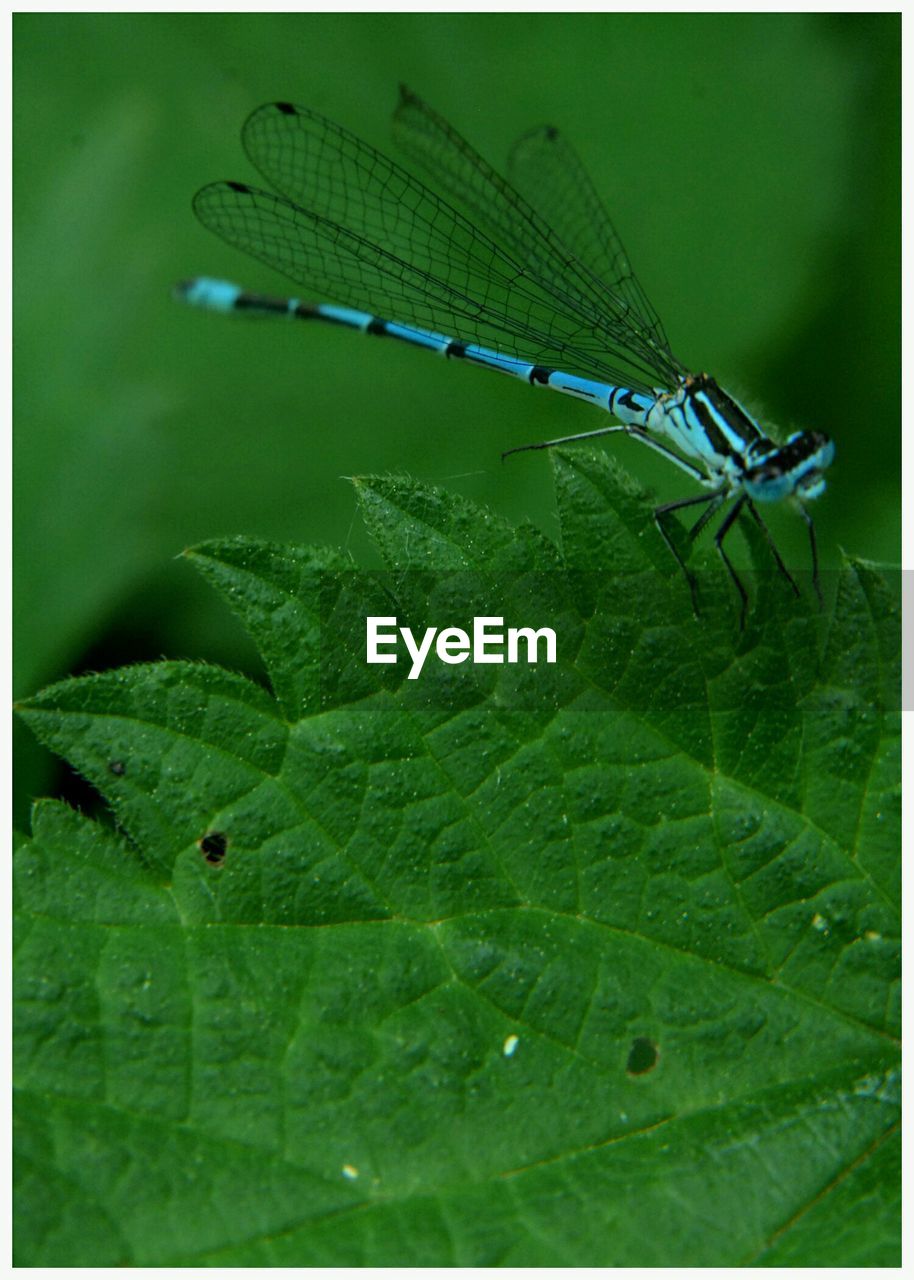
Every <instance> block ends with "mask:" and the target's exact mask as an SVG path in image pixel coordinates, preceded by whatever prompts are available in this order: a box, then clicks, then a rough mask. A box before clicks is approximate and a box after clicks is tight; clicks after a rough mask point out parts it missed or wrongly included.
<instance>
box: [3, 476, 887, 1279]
mask: <svg viewBox="0 0 914 1280" xmlns="http://www.w3.org/2000/svg"><path fill="white" fill-rule="evenodd" d="M555 466H556V488H557V495H558V514H559V524H560V545H558V546H556V545H552V544H551V543H550V542H548V540H546V539H545V538H544V537H543V536H542V535H541V534H539V533H537V532H536V531H535V530H533V529H531V528H527V527H521V528H519V529H512V528H510V527H509V526H508V525H506V524H505V523H504V522H503V521H501V520H499V519H497V518H496V517H494V516H492V515H490V514H489V513H487V512H485V511H482V510H480V509H478V508H476V507H474V506H473V505H472V504H471V503H469V502H467V501H465V500H463V499H460V498H457V497H455V496H453V495H449V494H447V493H444V492H441V491H439V490H435V489H431V488H429V487H426V486H423V485H420V484H417V483H415V482H414V481H410V480H407V479H397V478H372V479H363V480H360V481H359V482H358V484H357V493H358V496H359V502H360V505H361V508H362V512H363V515H364V518H365V521H366V524H367V527H368V529H369V531H370V532H371V534H372V537H373V538H374V541H375V543H376V545H377V547H378V549H379V551H380V553H381V555H382V557H383V560H384V565H385V567H384V568H383V569H381V570H378V571H377V572H370V573H369V572H362V571H359V570H358V569H356V568H355V567H354V566H353V565H352V564H351V563H350V562H349V561H346V560H345V559H343V558H341V557H340V556H338V555H336V554H335V553H332V552H325V551H315V550H308V549H303V548H296V547H282V546H276V545H271V544H268V543H264V542H259V541H255V540H251V539H231V540H227V541H221V542H211V543H207V544H205V545H203V546H201V547H198V548H196V549H195V550H194V551H192V552H191V553H189V555H190V558H191V561H192V563H193V564H195V565H196V566H197V567H198V568H199V569H200V570H201V571H202V572H203V574H204V575H205V576H206V577H207V578H208V579H209V581H210V582H211V583H212V584H213V585H214V586H215V587H216V589H217V590H218V591H219V592H220V593H221V594H222V595H223V596H224V598H225V599H226V600H227V601H228V602H229V604H230V605H231V607H232V608H233V609H234V610H235V612H236V613H237V615H238V616H239V618H240V619H241V621H242V623H243V624H244V626H245V627H246V628H247V630H248V631H249V633H250V634H251V636H252V637H253V638H254V640H255V642H256V644H257V646H258V648H259V650H260V652H261V654H262V657H263V661H264V664H265V666H266V669H267V672H268V674H269V678H270V682H271V685H272V689H273V694H272V695H271V694H269V693H267V692H266V691H265V690H263V689H262V688H260V687H259V686H257V685H256V684H254V683H252V682H251V681H250V680H248V679H246V678H243V677H241V676H237V675H232V674H230V673H228V672H225V671H221V670H219V669H217V668H214V667H208V666H205V665H202V664H191V663H183V662H182V663H173V662H163V663H158V664H154V665H148V666H137V667H131V668H126V669H124V670H120V671H114V672H107V673H102V674H99V675H94V676H88V677H81V678H79V679H75V680H69V681H65V682H63V683H62V684H58V685H56V686H53V687H52V688H50V689H47V690H45V691H44V692H43V693H41V694H38V695H37V696H36V697H34V698H32V699H31V700H29V702H28V703H26V704H24V705H23V706H22V707H21V708H20V711H21V714H22V715H23V716H24V718H25V719H26V720H27V722H28V723H29V724H30V725H31V726H32V728H33V729H34V731H35V733H36V734H37V735H38V736H39V737H40V738H41V740H42V741H43V742H45V743H46V744H48V745H49V746H51V747H52V748H53V749H54V750H55V751H57V752H58V753H59V754H61V755H63V756H65V757H66V759H68V760H69V761H70V762H71V763H72V765H73V766H74V767H75V768H76V769H78V770H79V772H80V773H82V774H83V775H84V776H85V777H86V778H88V779H89V780H90V781H91V782H92V783H93V784H94V786H95V787H96V788H97V789H98V790H99V791H100V792H101V793H102V794H103V795H104V796H105V798H106V799H107V800H108V802H109V804H110V806H111V809H112V811H113V813H114V816H115V818H116V822H117V831H115V832H112V831H111V830H108V829H107V828H106V827H103V826H102V825H99V824H98V823H94V822H90V821H88V820H86V819H85V818H83V817H82V816H81V815H79V814H76V813H74V812H72V811H70V810H68V809H66V808H65V807H63V806H61V805H59V804H57V803H55V802H45V803H43V804H41V805H40V806H38V807H37V809H36V811H35V820H34V828H33V833H32V836H31V838H30V839H29V840H26V841H24V842H23V843H22V845H21V846H20V848H19V849H18V851H17V854H16V894H17V963H16V975H17V976H16V997H17V1005H16V1031H17V1044H16V1079H17V1101H16V1123H17V1134H18V1136H17V1185H18V1201H17V1258H18V1261H19V1262H20V1263H22V1264H25V1265H85V1266H88V1265H143V1266H167V1265H172V1266H186V1265H197V1264H212V1265H224V1266H249V1265H275V1266H316V1265H383V1266H423V1265H424V1266H428V1265H438V1266H445V1265H463V1266H486V1265H530V1266H562V1265H565V1266H611V1265H617V1266H618V1265H641V1266H646V1265H653V1266H674V1265H691V1266H697V1265H714V1266H724V1265H740V1264H758V1265H793V1266H804V1265H805V1266H809V1265H818V1266H839V1265H894V1264H896V1263H897V1259H898V1250H899V1244H898V1221H899V1218H898V1203H897V1196H898V1136H897V1135H898V1105H899V1086H898V1061H899V1049H898V1034H899V1006H898V992H897V978H898V919H899V917H898V900H899V897H898V895H899V881H898V874H899V795H898V791H899V786H898V734H899V720H900V717H899V713H898V662H899V655H898V620H897V613H896V611H895V607H894V604H893V602H892V600H891V597H890V595H889V593H888V591H887V589H886V587H885V584H884V583H883V582H882V580H881V579H880V578H879V576H878V574H877V573H876V572H875V571H874V570H872V569H871V568H870V567H868V566H865V565H862V564H860V563H848V564H847V565H846V566H845V568H844V569H843V570H842V571H841V572H840V574H838V575H837V579H836V581H835V582H834V583H830V584H829V586H830V587H831V592H830V595H831V599H832V603H831V604H830V606H829V609H828V611H827V613H826V614H824V615H822V616H819V615H817V614H816V613H815V610H814V605H812V604H811V603H810V600H808V599H801V600H799V601H798V600H795V599H794V598H793V596H792V595H791V593H790V592H789V591H788V590H787V589H786V588H785V587H784V584H783V583H782V582H781V581H780V580H779V579H778V578H777V577H776V575H773V574H772V573H771V572H770V568H771V565H770V555H769V552H768V550H767V548H766V547H765V545H764V542H763V540H761V539H759V538H757V537H755V536H754V534H755V531H754V529H753V530H749V531H748V537H749V542H750V550H751V553H752V556H753V560H754V562H755V563H756V566H757V569H756V572H755V574H754V575H752V578H751V589H752V591H753V594H754V596H755V597H756V603H755V607H754V608H753V610H752V611H751V613H750V618H749V623H748V626H747V627H746V629H745V631H743V632H741V631H740V629H739V626H738V610H737V605H736V601H735V600H734V597H733V593H732V588H731V584H730V583H729V582H728V580H727V578H726V576H725V574H724V573H723V572H722V571H721V570H720V568H719V567H718V566H716V565H713V564H712V562H711V561H710V560H708V561H707V562H705V561H701V560H699V565H700V566H702V567H700V570H699V573H700V579H701V581H700V591H701V598H702V604H703V610H702V614H701V617H700V618H698V619H696V618H695V617H694V616H693V614H692V610H691V604H690V598H689V593H688V590H687V588H686V586H685V584H684V582H683V581H682V578H681V575H679V574H678V571H676V566H675V564H673V563H671V561H670V559H669V556H668V553H667V551H666V548H665V547H664V546H663V543H662V540H661V539H660V538H659V535H658V534H657V533H656V530H655V528H654V526H653V522H652V521H651V518H650V509H649V504H648V503H647V500H646V498H645V495H644V494H642V493H641V492H640V490H638V489H637V488H636V487H635V486H634V485H633V483H632V482H631V480H630V479H628V478H627V477H626V476H625V475H624V473H622V472H621V471H620V470H619V469H618V468H617V467H616V466H614V465H613V464H612V463H611V461H610V460H608V459H607V457H606V456H605V455H600V454H593V453H589V452H586V451H583V452H577V451H576V452H573V453H572V452H568V453H564V454H557V455H556V457H555ZM370 614H371V615H380V616H394V615H395V616H396V617H397V618H398V621H399V623H400V624H401V625H409V626H411V627H413V629H414V630H415V631H417V632H418V631H420V630H421V629H423V628H424V627H426V626H429V625H434V626H444V625H460V626H467V625H468V624H469V621H470V620H471V619H472V618H473V617H474V616H485V615H495V616H499V617H503V618H504V619H505V623H506V625H509V626H514V625H518V626H519V625H526V626H534V627H543V626H551V627H553V628H554V630H555V632H556V636H557V654H558V661H557V662H556V663H555V664H554V665H551V664H545V663H544V662H539V663H537V665H535V666H526V665H519V666H507V665H503V666H497V665H483V666H474V665H471V664H470V663H464V664H462V665H453V666H445V665H444V664H441V663H438V662H437V661H435V660H434V658H432V659H430V660H429V661H428V663H427V664H426V666H425V667H424V669H423V670H422V672H421V675H419V677H418V678H417V679H410V678H409V676H408V672H409V665H410V664H409V663H408V662H405V663H404V662H398V663H397V664H396V665H385V666H369V665H367V664H366V663H365V661H364V652H365V649H364V646H365V618H366V616H367V615H370Z"/></svg>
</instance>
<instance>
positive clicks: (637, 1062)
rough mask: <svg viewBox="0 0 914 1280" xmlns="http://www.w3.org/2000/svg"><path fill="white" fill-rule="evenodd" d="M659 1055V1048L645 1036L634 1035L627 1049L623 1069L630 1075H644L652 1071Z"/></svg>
mask: <svg viewBox="0 0 914 1280" xmlns="http://www.w3.org/2000/svg"><path fill="white" fill-rule="evenodd" d="M659 1057H660V1050H659V1049H658V1048H657V1046H656V1045H655V1044H654V1042H653V1040H649V1039H648V1037H647V1036H636V1037H635V1039H634V1040H633V1041H632V1047H631V1048H630V1049H629V1051H628V1062H627V1063H626V1064H625V1070H626V1071H627V1072H628V1074H629V1075H630V1076H644V1075H647V1073H648V1072H649V1071H653V1070H654V1067H656V1065H657V1059H658V1058H659Z"/></svg>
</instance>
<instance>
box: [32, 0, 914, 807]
mask: <svg viewBox="0 0 914 1280" xmlns="http://www.w3.org/2000/svg"><path fill="white" fill-rule="evenodd" d="M14 56H15V88H14V138H15V152H14V166H15V213H14V217H15V222H14V226H15V235H16V242H15V245H16V247H15V266H16V272H15V298H14V307H15V354H14V371H15V408H16V432H15V524H14V530H15V556H16V559H15V589H14V608H15V665H16V674H15V693H16V695H17V696H24V695H27V694H29V693H31V692H33V691H35V690H36V689H38V688H39V687H41V686H42V685H44V684H47V683H49V682H50V681H53V680H56V679H59V678H61V677H63V676H66V675H68V674H71V673H74V672H78V671H84V670H92V669H100V668H104V667H108V666H112V665H116V664H121V663H125V662H132V661H139V660H145V659H155V658H158V657H160V656H163V655H164V656H168V657H175V658H177V657H193V658H202V659H207V660H210V661H218V662H222V663H224V664H226V665H228V666H230V667H233V668H235V669H243V670H247V671H250V672H252V673H253V674H255V675H258V676H259V672H260V668H259V663H258V660H257V657H256V655H255V654H254V652H253V650H252V647H251V646H250V644H249V642H248V641H247V640H246V638H245V637H244V635H243V634H242V633H241V631H240V628H239V627H238V626H237V625H236V624H235V623H234V621H233V620H232V618H231V617H230V616H229V614H228V612H227V610H226V609H225V607H224V606H223V605H222V604H221V603H220V602H219V601H218V600H217V599H216V598H215V597H214V595H213V593H212V592H211V591H210V590H209V589H208V588H207V587H206V586H205V585H204V584H203V582H202V581H200V580H199V579H198V578H197V576H196V575H195V574H194V572H193V570H192V569H191V568H190V567H189V565H188V564H187V563H186V562H184V561H182V560H180V559H175V557H176V555H177V554H178V553H179V552H180V551H181V550H182V548H184V547H186V546H188V545H191V544H193V543H194V542H196V541H199V540H201V539H203V538H207V537H211V536H216V535H220V534H231V533H242V532H243V533H247V534H259V535H265V536H269V537H272V538H276V539H282V540H289V541H297V542H306V543H325V544H333V545H345V546H348V547H350V548H351V549H352V552H353V554H354V555H355V556H356V557H358V558H363V557H367V556H368V555H370V552H369V551H368V550H367V548H366V545H365V540H364V536H363V535H362V533H361V531H360V529H359V526H358V521H357V519H356V513H355V502H354V498H353V494H352V491H351V489H350V487H349V485H348V484H347V483H346V481H345V480H344V479H342V477H344V476H347V475H353V474H359V473H365V472H373V471H398V472H410V473H413V474H415V475H417V476H419V477H421V478H423V479H426V480H429V481H433V482H436V483H441V484H444V485H447V486H449V487H451V488H453V489H456V490H459V491H461V492H463V493H465V494H466V495H467V496H469V497H471V498H473V499H474V500H476V501H479V502H483V503H486V504H489V505H490V506H492V507H493V508H494V509H495V510H496V511H498V512H499V513H501V514H502V515H504V516H507V517H508V518H511V519H517V518H520V517H524V516H527V517H530V518H531V519H533V520H534V521H536V522H537V523H539V524H540V525H541V526H542V527H543V528H544V529H545V530H546V531H547V532H550V531H553V530H554V524H553V519H552V505H553V504H552V495H551V483H550V474H549V466H548V463H547V461H546V459H545V458H544V457H542V456H531V457H527V458H518V459H515V460H514V461H513V463H512V464H510V465H509V466H507V467H502V466H501V464H500V462H499V452H500V450H502V449H504V448H507V447H509V446H511V445H514V444H519V443H523V442H526V441H529V440H536V439H542V438H548V437H549V436H555V435H561V434H568V433H569V432H572V431H575V430H585V429H588V428H589V427H592V426H595V425H597V424H596V423H595V422H594V419H593V414H592V411H591V412H588V410H587V407H586V406H584V405H579V404H576V403H574V402H570V401H568V400H567V399H565V398H563V397H558V396H549V395H546V394H544V393H542V392H535V391H529V390H527V389H525V388H524V387H521V386H518V385H517V384H516V383H512V382H509V381H508V380H506V379H500V378H496V377H492V376H489V375H487V374H486V373H485V372H483V371H480V370H474V369H469V368H466V367H453V366H452V367H445V366H444V365H443V364H442V363H441V362H439V361H435V360H433V359H431V358H430V357H428V356H427V355H425V354H424V353H422V352H419V351H415V350H411V349H409V348H406V347H398V346H397V345H396V344H394V345H391V344H390V343H380V342H377V341H372V340H369V339H365V338H361V337H359V336H358V335H355V334H351V333H348V332H345V331H340V330H335V329H331V328H328V329H327V330H326V331H322V330H321V328H320V327H316V328H315V327H308V328H307V329H302V328H301V327H297V326H294V325H282V324H270V323H268V322H259V323H258V322H253V323H245V322H243V321H241V320H234V319H223V318H222V317H218V316H208V315H205V314H203V313H195V312H193V311H190V310H187V309H183V308H181V307H179V306H178V305H176V304H175V303H173V302H172V301H171V298H170V288H171V285H172V283H173V282H175V281H177V280H180V279H182V278H185V277H187V276H189V275H194V274H198V273H202V274H216V275H225V276H227V277H228V278H230V279H236V280H239V281H240V282H242V283H244V284H246V285H248V286H249V287H253V288H259V289H263V290H267V289H273V290H279V291H283V292H284V291H285V289H286V287H287V286H286V285H285V284H284V283H283V281H282V279H281V278H280V277H276V276H272V275H271V273H270V272H269V271H268V270H266V269H265V268H264V267H262V266H261V265H259V264H258V263H256V262H254V261H253V260H249V259H246V258H244V257H243V256H242V255H240V254H238V253H237V252H235V251H233V250H231V249H230V248H228V247H227V246H226V245H224V244H222V243H221V242H219V241H217V240H216V239H215V238H213V237H212V236H210V235H208V234H207V233H206V232H205V231H204V230H203V229H202V228H201V227H200V226H199V225H198V224H197V223H196V221H195V219H194V217H193V214H192V213H191V209H190V200H191V197H192V195H193V193H194V191H195V190H196V189H197V187H199V186H201V185H202V184H203V183H205V182H208V181H210V180H212V179H217V178H239V179H246V180H254V179H255V175H254V174H253V172H252V170H251V169H250V167H249V165H248V163H247V161H246V159H245V156H244V154H243V152H242V150H241V146H240V142H239V129H240V126H241V124H242V122H243V120H244V118H245V116H246V115H247V114H248V112H249V111H250V110H251V109H252V108H253V107H255V106H257V105H259V104H260V103H262V102H265V101H271V100H275V99H283V98H288V99H292V100H294V101H296V102H300V103H303V104H306V105H309V106H313V107H316V108H317V109H319V110H320V111H323V112H325V113H326V114H328V115H330V116H332V117H334V118H336V119H338V120H340V122H341V123H343V124H345V125H346V126H347V127H349V128H351V129H352V130H353V131H355V132H356V133H358V134H359V135H361V136H363V137H365V138H366V139H367V140H369V141H370V142H372V143H374V144H375V145H377V146H379V147H380V148H381V149H382V150H389V149H390V143H389V138H388V119H389V115H390V112H391V111H392V109H393V107H394V105H395V101H396V91H397V83H398V81H401V80H402V81H405V82H406V83H407V84H408V85H410V87H412V88H414V89H415V90H416V91H417V92H419V93H420V94H421V95H422V96H423V97H425V98H427V99H428V100H429V101H430V102H431V103H432V105H434V106H435V107H436V108H437V109H438V110H440V111H441V112H442V113H443V114H444V115H445V116H447V117H448V118H449V119H451V120H452V121H453V122H454V124H455V125H456V126H457V127H458V129H459V130H460V131H461V132H462V133H464V134H465V135H466V136H467V137H469V138H470V140H471V141H472V142H473V143H474V144H475V145H476V146H477V147H478V148H479V149H480V150H481V151H482V152H483V154H484V155H486V156H487V157H488V158H490V159H492V160H494V161H496V162H497V163H500V162H501V160H502V159H503V158H504V156H505V155H506V153H507V150H508V148H509V146H510V144H511V142H512V141H513V139H514V138H515V137H516V136H517V135H518V134H519V133H520V132H522V131H523V130H524V129H527V128H529V127H531V126H532V125H536V124H542V123H544V122H554V123H556V124H558V125H560V126H562V127H563V128H564V129H565V131H566V132H567V133H568V134H569V135H570V136H571V138H572V139H573V140H574V142H575V144H576V145H577V147H578V149H579V151H580V152H581V153H582V154H583V157H584V159H585V161H586V162H587V164H588V166H589V167H590V169H591V171H592V172H593V174H594V177H595V180H596V184H597V186H598V188H599V189H600V191H601V192H602V193H603V194H604V196H605V199H606V201H607V204H608V206H609V208H610V211H611V213H612V216H613V218H614V220H615V221H616V223H617V226H618V227H619V230H620V232H621V234H622V238H623V240H624V242H625V244H626V246H627V248H628V251H629V254H630V256H631V258H632V261H633V262H634V264H635V268H636V270H637V271H638V274H639V277H640V279H641V281H642V284H643V285H644V286H645V288H646V290H647V292H648V295H649V296H650V297H651V299H652V300H653V302H654V303H655V305H656V306H657V308H658V310H659V312H660V314H661V316H662V317H663V319H664V322H665V325H666V329H667V333H668V335H669V337H670V340H671V343H672V345H673V348H674V350H675V351H676V353H677V355H679V357H680V359H681V360H683V361H684V362H685V363H686V364H689V365H691V366H692V367H694V368H695V369H706V370H708V371H710V372H713V373H714V374H715V376H716V377H717V378H718V379H719V380H720V381H721V382H722V383H723V384H724V385H725V386H726V387H728V389H729V390H731V391H732V392H733V393H734V394H736V395H739V396H741V397H742V398H743V399H744V400H745V401H746V402H747V403H748V404H749V406H750V407H751V408H753V409H755V410H756V411H758V412H760V413H761V414H762V415H763V416H764V418H765V419H766V420H767V421H771V422H775V423H778V424H779V425H780V428H781V430H782V431H783V432H785V433H786V432H787V431H788V430H789V429H793V428H796V427H800V426H803V427H814V428H817V429H822V430H826V431H828V432H830V433H831V434H832V435H834V437H835V438H836V441H837V450H838V451H837V459H836V463H835V466H834V469H833V472H832V474H831V476H830V479H829V491H828V495H827V496H826V498H825V499H824V500H823V501H822V502H821V503H820V504H819V506H818V508H817V511H816V517H817V526H818V529H819V533H820V538H821V543H822V548H823V555H824V558H826V559H830V560H832V561H833V560H834V557H835V555H836V548H837V547H838V546H839V545H840V546H843V547H844V548H845V549H847V550H848V551H851V552H853V553H856V554H859V555H863V556H866V557H869V558H871V559H874V560H879V561H884V562H887V563H889V564H892V565H895V564H897V563H898V559H899V536H900V529H899V525H900V517H899V460H900V447H899V413H900V390H899V371H900V350H899V265H900V189H899V180H900V179H899V145H900V125H899V94H900V16H899V15H895V14H872V15H862V14H842V15H839V14H818V15H816V14H798V15H786V14H767V15H765V14H763V15H758V14H746V15H732V14H721V15H717V14H711V15H677V14H645V15H609V14H603V15H581V14H572V15H569V16H567V17H566V16H562V15H557V14H542V15H537V14H529V13H528V14H516V15H505V14H499V15H482V14H463V15H430V14H416V15H408V14H399V15H391V14H378V15H374V14H372V15H365V14H314V15H306V14H303V15H263V16H260V15H252V14H214V15H203V14H194V15H175V14H163V15H137V16H133V15H117V14H101V15H91V14H76V15H72V16H71V15H62V14H18V15H16V16H15V17H14ZM329 300H330V301H333V299H329ZM393 318H396V317H393ZM625 443H627V442H623V443H622V446H620V445H619V444H618V443H613V444H610V445H609V446H608V447H609V448H611V449H613V450H614V451H615V452H616V453H617V455H618V456H620V457H623V458H624V460H625V462H626V464H627V465H629V466H630V467H631V469H632V470H633V471H634V472H635V473H636V474H637V475H638V476H639V477H641V478H643V479H645V480H646V481H647V482H648V483H650V484H652V485H654V486H655V487H656V488H657V490H658V491H659V492H660V494H661V495H662V496H664V497H674V496H678V495H681V494H682V493H683V486H682V477H681V475H679V473H678V472H673V473H672V474H671V472H672V469H671V468H668V467H664V466H663V464H662V461H661V460H656V459H654V458H653V457H652V456H650V455H648V456H645V455H647V454H648V451H646V450H641V451H637V452H636V451H635V449H634V446H632V445H630V444H629V447H628V449H627V450H626V449H625V447H624V445H625ZM772 523H773V525H774V528H775V531H776V533H777V536H778V540H779V543H780V545H781V546H782V549H783V550H784V552H785V555H786V558H787V559H788V561H789V562H791V563H797V564H799V565H801V566H802V567H805V566H806V564H807V560H806V559H805V543H804V538H803V533H802V530H801V529H799V528H798V527H797V526H798V525H799V523H800V522H799V521H797V520H796V519H795V518H793V519H791V513H789V512H785V513H780V512H778V513H776V514H775V516H774V518H773V521H772ZM17 732H18V730H17ZM17 748H18V750H17V759H18V769H17V783H16V794H15V802H16V816H17V820H18V821H19V822H20V823H26V822H27V820H28V806H29V804H30V801H31V799H32V797H34V796H36V795H40V794H47V793H49V792H51V793H54V792H60V791H63V792H64V793H65V794H68V795H70V796H71V798H72V797H75V800H76V802H80V801H81V796H80V793H79V790H78V787H77V786H76V785H75V783H74V780H73V779H72V778H69V777H68V776H67V775H66V773H65V771H63V770H62V769H61V767H60V766H58V765H56V764H55V763H54V762H53V761H52V759H51V758H50V756H48V755H47V754H46V753H44V752H43V751H42V750H40V749H39V748H37V747H36V746H35V745H34V743H33V742H32V741H31V739H30V738H29V735H28V734H27V733H25V732H23V733H22V734H21V736H20V737H19V738H18V739H17Z"/></svg>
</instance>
